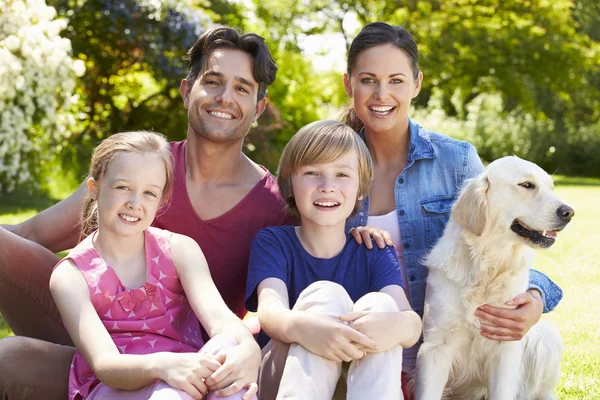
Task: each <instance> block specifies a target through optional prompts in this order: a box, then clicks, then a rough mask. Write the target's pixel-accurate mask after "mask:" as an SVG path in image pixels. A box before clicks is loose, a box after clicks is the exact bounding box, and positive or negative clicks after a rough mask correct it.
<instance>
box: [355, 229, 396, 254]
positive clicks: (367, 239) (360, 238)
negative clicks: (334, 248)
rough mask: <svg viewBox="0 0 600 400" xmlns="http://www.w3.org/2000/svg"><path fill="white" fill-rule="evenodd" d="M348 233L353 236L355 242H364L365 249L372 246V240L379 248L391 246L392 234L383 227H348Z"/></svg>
mask: <svg viewBox="0 0 600 400" xmlns="http://www.w3.org/2000/svg"><path fill="white" fill-rule="evenodd" d="M350 234H351V235H352V237H353V238H354V240H355V241H356V243H357V244H362V243H363V242H364V243H365V246H367V249H369V250H370V249H372V248H373V240H375V243H376V244H377V247H379V248H380V249H383V248H385V246H393V245H394V243H393V242H392V235H390V233H389V232H388V231H386V230H385V229H381V228H378V227H376V226H369V225H367V226H357V227H355V228H352V229H350Z"/></svg>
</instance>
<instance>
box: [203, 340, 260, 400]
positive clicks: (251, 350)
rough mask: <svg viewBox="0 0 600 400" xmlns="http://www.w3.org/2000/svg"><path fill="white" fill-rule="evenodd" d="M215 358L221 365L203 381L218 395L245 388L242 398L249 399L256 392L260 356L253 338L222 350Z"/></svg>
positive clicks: (226, 394)
mask: <svg viewBox="0 0 600 400" xmlns="http://www.w3.org/2000/svg"><path fill="white" fill-rule="evenodd" d="M215 358H216V360H217V361H219V362H221V364H222V366H221V367H220V368H219V369H218V370H216V371H215V372H214V373H213V374H212V375H210V377H208V379H206V381H205V383H206V385H207V386H208V389H209V390H210V391H211V392H215V394H216V395H217V396H219V397H227V396H231V395H234V394H236V393H238V392H239V391H240V390H242V389H244V388H246V389H248V391H247V392H246V393H245V394H244V396H243V397H242V399H243V400H249V399H250V398H252V396H254V395H255V394H256V393H257V392H258V386H257V385H256V381H257V379H258V369H259V367H260V360H261V356H260V348H259V347H258V344H256V342H254V340H253V341H252V342H251V343H249V342H247V343H241V344H239V345H237V346H235V347H232V348H229V349H225V350H222V351H220V352H219V353H218V354H217V355H216V356H215Z"/></svg>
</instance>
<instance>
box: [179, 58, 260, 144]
mask: <svg viewBox="0 0 600 400" xmlns="http://www.w3.org/2000/svg"><path fill="white" fill-rule="evenodd" d="M180 90H181V95H182V97H183V102H184V106H185V108H186V109H187V110H188V125H189V127H190V128H192V130H193V131H194V132H195V133H196V134H197V135H200V136H201V137H203V138H205V139H207V140H210V141H212V142H216V143H230V142H235V141H240V140H243V139H244V137H245V136H246V135H247V134H248V131H249V130H250V126H251V125H252V123H253V122H254V121H256V119H257V118H258V117H259V115H260V114H261V113H262V112H263V111H264V108H265V104H266V100H265V99H261V100H259V101H257V100H256V97H257V93H258V83H257V82H256V81H255V80H254V77H253V75H252V57H251V56H250V55H249V54H247V53H244V52H243V51H240V50H232V49H226V48H221V49H216V50H214V51H213V52H212V54H211V55H210V56H209V57H208V63H207V66H206V68H205V69H204V70H202V71H201V72H200V74H199V75H198V77H197V78H196V81H195V82H194V84H193V86H192V87H190V85H189V83H188V82H187V80H185V79H184V80H183V81H182V82H181V88H180Z"/></svg>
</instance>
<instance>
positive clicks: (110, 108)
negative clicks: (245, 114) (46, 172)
mask: <svg viewBox="0 0 600 400" xmlns="http://www.w3.org/2000/svg"><path fill="white" fill-rule="evenodd" d="M49 3H50V4H52V5H54V6H55V7H56V9H57V11H58V12H59V14H60V15H62V16H64V17H66V18H68V20H69V26H68V28H67V31H66V35H65V36H66V37H67V38H69V39H70V40H71V42H72V45H73V53H74V56H75V57H76V58H78V59H80V60H83V61H84V62H85V65H86V68H87V73H86V74H85V76H83V77H82V78H81V79H80V81H79V83H78V85H77V92H78V94H79V96H80V99H81V102H80V110H79V113H78V117H79V118H78V126H77V129H76V132H74V133H73V135H72V136H71V137H70V138H69V139H68V140H65V141H64V142H63V143H61V144H60V145H61V146H62V149H63V161H64V166H65V168H66V169H69V170H73V171H77V172H76V173H75V176H82V175H84V174H85V170H86V169H87V167H88V164H89V158H90V153H91V150H92V149H93V147H94V146H95V145H96V144H97V142H98V141H99V140H101V139H102V138H104V137H106V136H108V135H110V134H112V133H115V132H123V131H128V130H139V129H148V130H156V131H159V132H161V133H163V134H165V135H167V137H169V138H170V139H172V140H181V139H183V138H185V135H186V132H187V114H186V112H185V109H184V108H183V107H182V105H181V101H180V96H179V90H178V88H179V82H180V81H181V79H182V78H184V77H185V76H186V75H187V65H186V62H185V60H184V57H183V56H184V55H185V52H186V51H187V49H188V48H190V47H191V46H192V45H193V43H194V41H195V40H196V39H197V37H198V35H199V33H200V30H201V29H202V27H204V26H206V25H207V24H208V23H209V20H208V18H207V17H206V16H205V15H204V14H203V12H202V11H201V10H199V9H195V8H192V7H191V6H189V4H188V2H187V1H184V0H170V1H166V2H157V1H142V0H123V1H119V2H114V1H110V0H52V1H49Z"/></svg>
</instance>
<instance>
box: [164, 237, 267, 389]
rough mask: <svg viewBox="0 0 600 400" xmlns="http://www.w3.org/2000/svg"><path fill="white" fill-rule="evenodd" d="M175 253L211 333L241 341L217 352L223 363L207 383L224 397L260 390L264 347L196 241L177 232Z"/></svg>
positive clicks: (197, 311)
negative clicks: (240, 315) (234, 306)
mask: <svg viewBox="0 0 600 400" xmlns="http://www.w3.org/2000/svg"><path fill="white" fill-rule="evenodd" d="M171 252H172V256H173V262H174V264H175V268H176V269H177V273H178V275H179V279H180V281H181V284H182V286H183V289H184V291H185V295H186V297H187V299H188V301H189V303H190V306H191V307H192V309H193V310H194V313H195V314H196V316H197V317H198V319H199V320H200V323H201V324H202V326H203V327H204V329H205V330H206V331H207V332H208V334H209V336H210V337H214V336H216V335H218V334H224V335H227V336H229V337H230V338H232V339H234V340H235V341H236V343H238V345H237V346H235V347H234V348H231V349H227V350H223V351H221V352H220V353H219V354H217V357H216V359H217V360H219V361H221V362H222V364H223V365H222V366H221V368H219V369H218V370H217V371H216V372H215V373H213V374H212V375H211V376H210V377H209V378H208V379H207V380H206V384H207V385H208V387H209V389H210V390H211V391H217V392H216V394H217V395H218V396H220V397H225V396H230V395H232V394H235V393H237V392H239V391H240V390H241V389H242V388H244V387H246V388H248V392H247V393H246V394H245V395H244V399H246V398H250V397H251V396H252V395H253V394H255V393H256V390H257V387H256V380H257V378H258V368H259V367H260V361H261V354H260V348H259V347H258V344H257V343H256V340H254V336H252V334H251V333H250V331H249V330H248V328H246V326H245V325H244V323H243V322H242V321H241V320H240V319H239V318H238V317H237V316H236V315H235V314H233V312H231V310H229V308H227V305H226V304H225V302H224V301H223V298H222V297H221V294H220V293H219V291H218V290H217V288H216V286H215V284H214V282H213V280H212V277H211V275H210V271H209V269H208V265H207V263H206V258H205V257H204V254H203V253H202V250H200V247H199V246H198V244H197V243H196V241H194V240H193V239H191V238H189V237H187V236H184V235H178V234H173V237H172V239H171ZM239 278H240V277H234V276H232V277H231V279H239Z"/></svg>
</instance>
